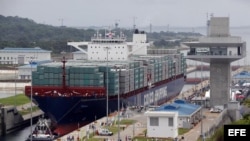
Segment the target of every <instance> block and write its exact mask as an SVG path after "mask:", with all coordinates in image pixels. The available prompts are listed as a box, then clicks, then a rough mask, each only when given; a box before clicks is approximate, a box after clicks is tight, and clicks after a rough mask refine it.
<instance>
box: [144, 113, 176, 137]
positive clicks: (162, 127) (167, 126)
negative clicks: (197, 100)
mask: <svg viewBox="0 0 250 141" xmlns="http://www.w3.org/2000/svg"><path fill="white" fill-rule="evenodd" d="M145 115H146V116H147V136H148V137H154V138H169V137H171V138H176V137H177V136H178V123H177V120H178V112H174V111H173V112H166V111H147V112H145Z"/></svg>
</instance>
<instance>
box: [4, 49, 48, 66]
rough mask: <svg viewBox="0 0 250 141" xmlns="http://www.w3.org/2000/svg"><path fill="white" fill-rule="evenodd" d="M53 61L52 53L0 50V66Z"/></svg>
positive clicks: (32, 50)
mask: <svg viewBox="0 0 250 141" xmlns="http://www.w3.org/2000/svg"><path fill="white" fill-rule="evenodd" d="M31 60H32V61H42V60H51V51H47V50H44V49H41V48H40V47H35V48H9V47H6V48H4V49H1V50H0V64H29V62H30V61H31Z"/></svg>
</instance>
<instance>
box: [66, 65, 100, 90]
mask: <svg viewBox="0 0 250 141" xmlns="http://www.w3.org/2000/svg"><path fill="white" fill-rule="evenodd" d="M69 78H70V83H69V86H97V87H103V86H104V79H103V78H104V76H103V73H102V72H99V70H98V67H96V66H73V67H71V68H70V76H69Z"/></svg>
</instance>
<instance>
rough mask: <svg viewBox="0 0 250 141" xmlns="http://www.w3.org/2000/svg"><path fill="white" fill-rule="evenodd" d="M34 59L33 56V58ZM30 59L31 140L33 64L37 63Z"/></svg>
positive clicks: (31, 122) (31, 123)
mask: <svg viewBox="0 0 250 141" xmlns="http://www.w3.org/2000/svg"><path fill="white" fill-rule="evenodd" d="M32 59H33V58H32ZM32 59H31V60H30V84H31V85H30V86H31V87H30V100H31V102H30V141H32V138H33V137H32V125H33V121H32V120H33V115H32V112H33V111H32V106H33V105H32V101H33V94H32V93H33V90H32V65H34V64H35V62H33V60H32Z"/></svg>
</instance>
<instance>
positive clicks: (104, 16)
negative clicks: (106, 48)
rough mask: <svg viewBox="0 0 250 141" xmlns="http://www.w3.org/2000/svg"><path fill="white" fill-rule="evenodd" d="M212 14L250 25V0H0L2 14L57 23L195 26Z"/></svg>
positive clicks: (203, 23) (240, 24) (202, 23)
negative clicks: (116, 22)
mask: <svg viewBox="0 0 250 141" xmlns="http://www.w3.org/2000/svg"><path fill="white" fill-rule="evenodd" d="M211 13H213V15H214V16H215V17H230V26H249V25H250V0H0V14H1V15H3V16H19V17H22V18H29V19H32V20H34V21H35V22H37V23H45V24H49V25H54V26H60V25H62V24H63V25H66V26H113V25H114V23H115V21H118V23H119V26H120V27H130V26H131V27H132V25H133V23H134V22H135V24H136V26H137V27H143V26H148V25H149V24H150V23H151V24H152V25H153V26H167V25H169V26H185V27H196V26H206V20H207V15H210V14H211ZM62 19H63V20H62ZM62 21H63V22H62Z"/></svg>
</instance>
